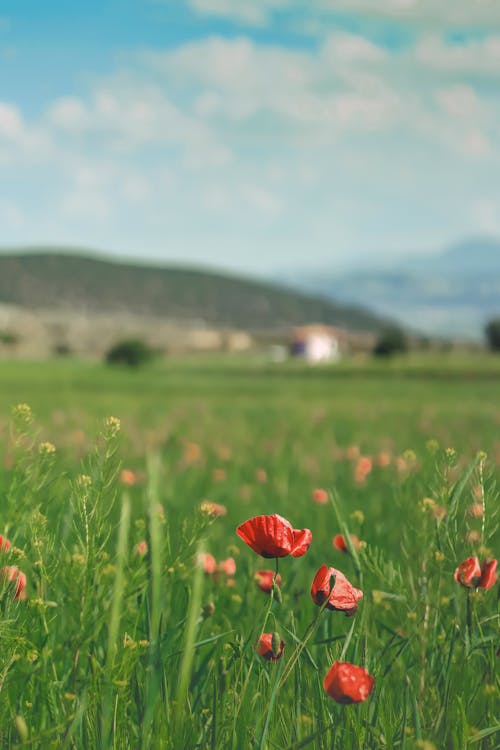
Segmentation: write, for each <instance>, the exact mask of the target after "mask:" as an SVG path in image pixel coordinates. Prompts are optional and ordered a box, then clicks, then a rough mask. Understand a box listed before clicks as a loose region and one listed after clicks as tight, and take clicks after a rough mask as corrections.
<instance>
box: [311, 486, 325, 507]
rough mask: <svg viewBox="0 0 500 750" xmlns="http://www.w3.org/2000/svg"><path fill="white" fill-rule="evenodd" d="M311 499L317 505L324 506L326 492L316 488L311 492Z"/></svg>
mask: <svg viewBox="0 0 500 750" xmlns="http://www.w3.org/2000/svg"><path fill="white" fill-rule="evenodd" d="M312 499H313V502H315V503H318V505H325V503H327V502H328V492H327V491H326V490H323V489H321V488H320V487H318V488H317V489H315V490H313V491H312Z"/></svg>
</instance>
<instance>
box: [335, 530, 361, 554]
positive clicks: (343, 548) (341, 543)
mask: <svg viewBox="0 0 500 750" xmlns="http://www.w3.org/2000/svg"><path fill="white" fill-rule="evenodd" d="M350 537H351V544H352V546H353V547H354V548H355V549H359V547H360V544H361V542H360V541H359V539H358V537H357V536H356V534H351V535H350ZM332 544H333V546H334V547H336V548H337V549H338V550H340V552H346V553H348V552H349V547H348V546H347V542H346V540H345V536H344V535H343V534H336V535H335V536H334V537H333V539H332Z"/></svg>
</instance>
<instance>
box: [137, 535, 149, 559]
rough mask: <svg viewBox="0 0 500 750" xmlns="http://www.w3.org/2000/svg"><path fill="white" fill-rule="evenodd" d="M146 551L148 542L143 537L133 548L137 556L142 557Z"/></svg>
mask: <svg viewBox="0 0 500 750" xmlns="http://www.w3.org/2000/svg"><path fill="white" fill-rule="evenodd" d="M147 553H148V543H147V542H146V540H145V539H142V540H141V541H140V542H139V543H138V544H137V545H136V548H135V554H136V555H138V557H144V556H145V555H147Z"/></svg>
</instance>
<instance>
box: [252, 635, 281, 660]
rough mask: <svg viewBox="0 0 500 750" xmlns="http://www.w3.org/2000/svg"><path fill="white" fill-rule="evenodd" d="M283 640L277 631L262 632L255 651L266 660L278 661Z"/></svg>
mask: <svg viewBox="0 0 500 750" xmlns="http://www.w3.org/2000/svg"><path fill="white" fill-rule="evenodd" d="M284 648H285V642H284V641H283V640H282V639H281V638H280V637H279V635H278V633H262V635H261V636H260V638H259V641H258V643H257V648H256V651H257V653H258V655H259V656H262V658H263V659H267V661H278V659H279V658H280V657H281V655H282V654H283V649H284Z"/></svg>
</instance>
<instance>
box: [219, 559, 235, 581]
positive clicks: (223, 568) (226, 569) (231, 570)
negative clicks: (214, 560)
mask: <svg viewBox="0 0 500 750" xmlns="http://www.w3.org/2000/svg"><path fill="white" fill-rule="evenodd" d="M217 570H218V571H219V572H220V573H225V574H226V575H227V576H234V574H235V573H236V561H235V559H234V557H228V558H226V560H221V561H220V563H219V564H218V565H217Z"/></svg>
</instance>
